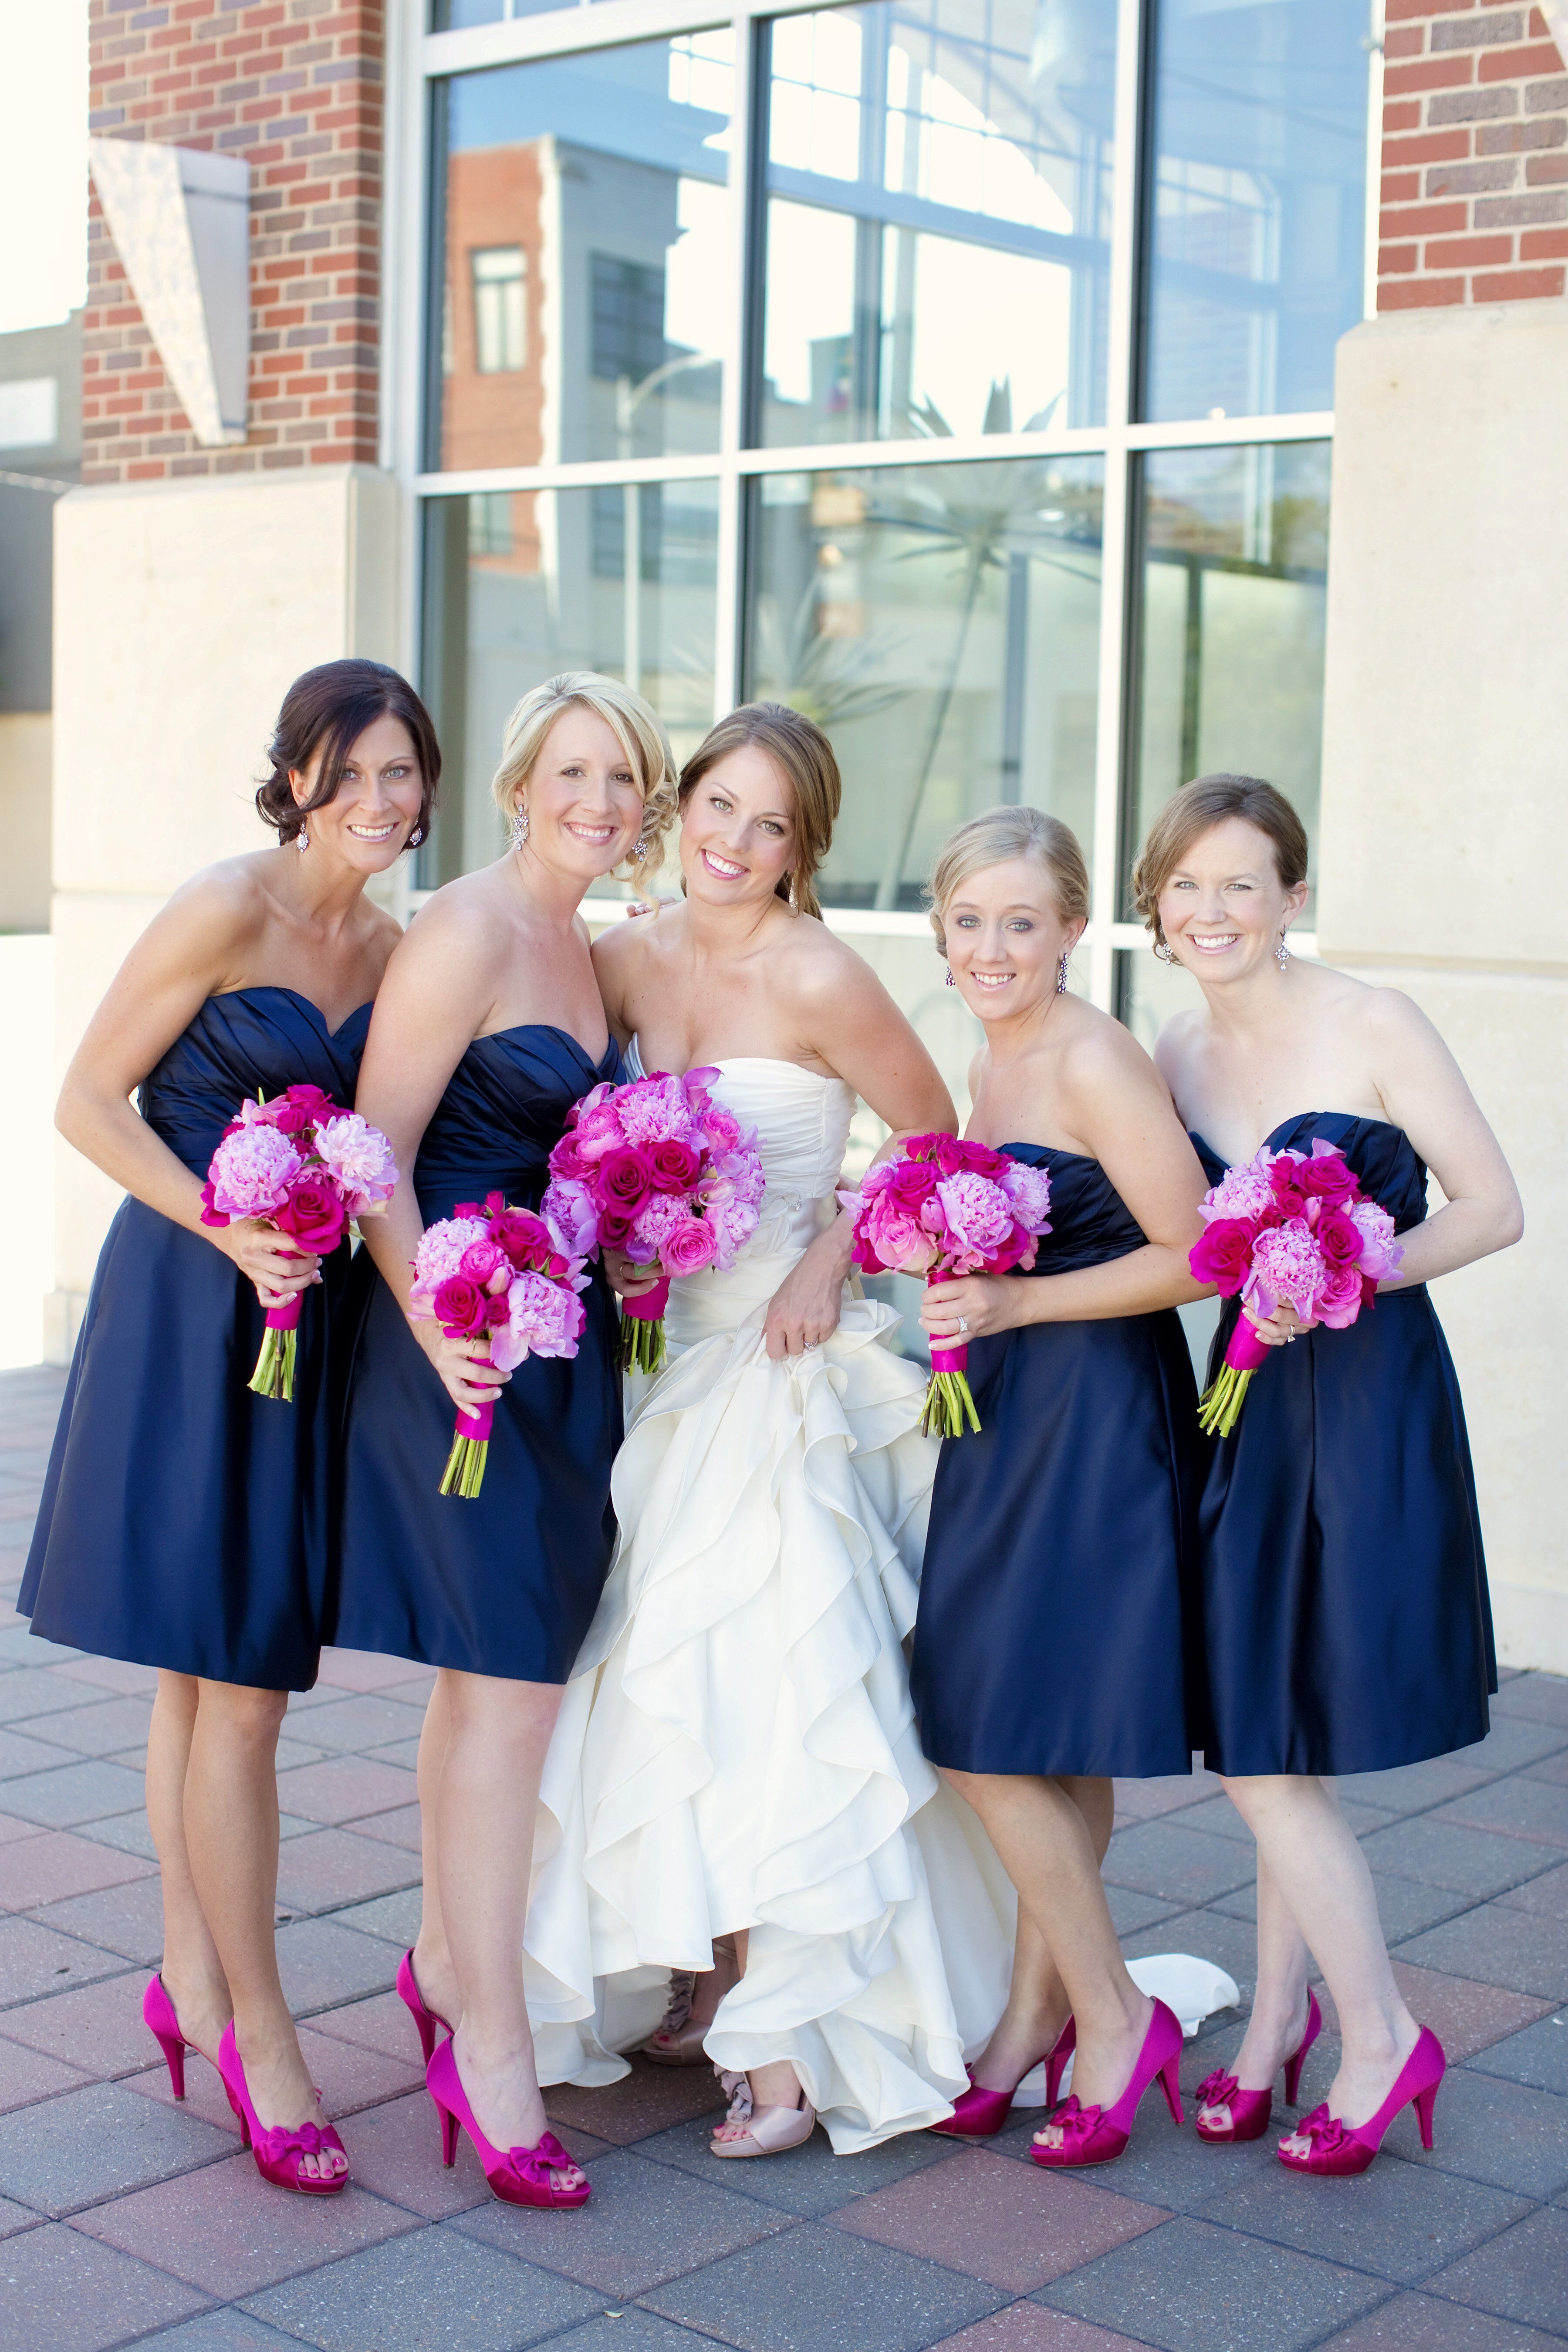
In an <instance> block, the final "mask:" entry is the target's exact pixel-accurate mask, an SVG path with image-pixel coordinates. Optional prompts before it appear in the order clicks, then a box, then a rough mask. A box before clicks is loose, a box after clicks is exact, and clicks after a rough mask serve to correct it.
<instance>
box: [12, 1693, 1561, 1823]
mask: <svg viewBox="0 0 1568 2352" xmlns="http://www.w3.org/2000/svg"><path fill="white" fill-rule="evenodd" d="M45 1736H46V1738H50V1739H53V1738H57V1737H58V1736H59V1735H58V1734H57V1732H56V1731H55V1729H54V1719H53V1718H51V1719H50V1721H49V1723H48V1725H47V1727H46V1733H45ZM1564 1763H1565V1766H1568V1750H1565V1751H1564ZM1432 1819H1433V1820H1434V1821H1437V1822H1463V1823H1464V1824H1465V1826H1466V1827H1467V1828H1469V1829H1483V1830H1503V1831H1506V1832H1507V1833H1508V1834H1509V1835H1510V1837H1518V1838H1527V1839H1528V1840H1529V1841H1530V1842H1531V1844H1534V1845H1545V1846H1552V1847H1554V1848H1555V1849H1556V1851H1557V1853H1559V1854H1562V1853H1568V1786H1560V1785H1556V1784H1554V1783H1553V1782H1552V1780H1544V1779H1536V1778H1532V1777H1530V1776H1528V1775H1525V1774H1522V1773H1518V1774H1514V1775H1513V1776H1511V1777H1510V1779H1508V1780H1489V1781H1488V1782H1487V1784H1486V1786H1485V1787H1484V1788H1482V1789H1473V1790H1471V1791H1470V1794H1469V1795H1468V1797H1459V1798H1457V1799H1456V1800H1455V1801H1454V1802H1453V1803H1452V1804H1451V1805H1444V1806H1443V1807H1441V1808H1440V1810H1439V1811H1437V1812H1436V1813H1434V1814H1433V1815H1432Z"/></svg>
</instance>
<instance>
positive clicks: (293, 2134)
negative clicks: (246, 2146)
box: [256, 2123, 342, 2164]
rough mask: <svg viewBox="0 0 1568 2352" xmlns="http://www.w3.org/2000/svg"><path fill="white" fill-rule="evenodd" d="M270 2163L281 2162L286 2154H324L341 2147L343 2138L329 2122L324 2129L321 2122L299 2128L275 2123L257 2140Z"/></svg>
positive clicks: (258, 2145) (302, 2125)
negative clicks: (286, 2127)
mask: <svg viewBox="0 0 1568 2352" xmlns="http://www.w3.org/2000/svg"><path fill="white" fill-rule="evenodd" d="M256 2145H257V2147H258V2148H259V2150H260V2152H261V2154H262V2155H263V2156H264V2157H265V2158H267V2161H268V2164H281V2163H282V2161H283V2159H284V2158H285V2157H286V2156H324V2155H325V2154H326V2153H327V2151H328V2150H329V2149H331V2148H341V2147H342V2140H341V2139H340V2138H339V2137H338V2136H337V2133H336V2132H335V2131H334V2130H333V2129H332V2127H331V2124H329V2125H328V2126H327V2127H326V2129H325V2130H324V2131H323V2130H322V2128H321V2125H320V2124H314V2123H310V2124H301V2125H300V2126H299V2128H298V2129H297V2130H294V2131H289V2130H287V2129H285V2127H284V2126H283V2125H282V2124H274V2125H273V2126H271V2128H270V2130H268V2131H264V2132H263V2133H262V2134H261V2136H260V2137H259V2138H258V2140H257V2142H256Z"/></svg>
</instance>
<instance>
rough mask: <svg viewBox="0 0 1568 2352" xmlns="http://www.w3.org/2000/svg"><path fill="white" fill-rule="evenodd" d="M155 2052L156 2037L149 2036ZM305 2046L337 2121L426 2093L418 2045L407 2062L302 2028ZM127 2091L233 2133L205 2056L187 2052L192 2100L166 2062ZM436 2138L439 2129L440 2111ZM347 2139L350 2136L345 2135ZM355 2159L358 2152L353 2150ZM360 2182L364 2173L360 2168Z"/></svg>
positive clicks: (223, 2098) (140, 2076)
mask: <svg viewBox="0 0 1568 2352" xmlns="http://www.w3.org/2000/svg"><path fill="white" fill-rule="evenodd" d="M149 2047H151V2036H149ZM300 2049H301V2050H302V2051H303V2053H304V2056H305V2063H306V2065H307V2066H308V2067H309V2069H310V2080H311V2081H312V2083H314V2084H316V2086H317V2088H318V2089H319V2090H320V2092H321V2104H322V2105H323V2106H324V2107H325V2109H326V2111H327V2114H328V2116H330V2117H331V2118H332V2119H333V2120H334V2121H335V2122H339V2123H341V2122H342V2121H343V2119H344V2117H346V2116H357V2115H358V2114H359V2112H360V2110H361V2109H362V2108H366V2107H376V2106H379V2105H381V2103H382V2101H383V2100H384V2099H395V2098H401V2097H403V2096H404V2095H405V2094H406V2093H407V2092H409V2091H411V2090H414V2089H416V2088H417V2089H420V2090H423V2087H424V2081H425V2070H424V2068H423V2066H421V2065H420V2064H419V2063H418V2050H417V2046H416V2049H415V2052H414V2053H413V2055H412V2057H411V2056H410V2055H409V2053H407V2052H406V2051H405V2052H404V2053H403V2054H402V2056H401V2057H387V2056H386V2055H385V2054H384V2053H383V2052H381V2051H379V2050H364V2049H361V2048H359V2047H357V2046H356V2045H355V2044H354V2043H353V2042H337V2041H333V2040H332V2039H331V2036H330V2035H328V2034H325V2033H318V2032H315V2031H314V2029H313V2028H312V2027H311V2026H309V2025H302V2026H301V2027H300ZM125 2087H126V2089H127V2090H132V2091H137V2092H139V2093H140V2094H141V2095H142V2096H143V2097H144V2098H150V2099H156V2100H157V2101H158V2102H159V2104H160V2105H163V2106H168V2107H173V2108H174V2110H175V2112H176V2113H177V2114H180V2115H186V2114H190V2113H193V2112H195V2113H197V2114H200V2115H203V2116H205V2117H206V2118H207V2119H208V2120H210V2121H212V2122H214V2123H216V2124H219V2125H220V2126H222V2127H223V2128H224V2129H225V2130H227V2129H229V2128H230V2126H232V2124H233V2118H232V2116H230V2114H229V2112H228V2103H227V2100H226V2096H225V2094H224V2089H223V2085H222V2084H221V2082H220V2081H219V2079H218V2075H217V2072H216V2068H215V2067H211V2066H208V2065H207V2064H206V2063H205V2061H203V2060H202V2059H201V2057H200V2055H199V2053H187V2054H186V2058H185V2090H186V2097H185V2098H184V2101H183V2102H181V2101H176V2099H175V2097H174V2090H173V2087H172V2085H171V2084H170V2081H169V2070H168V2068H167V2066H165V2065H164V2064H163V2062H162V2060H160V2061H159V2063H158V2064H157V2065H156V2066H149V2067H147V2068H146V2069H145V2070H144V2071H143V2072H142V2073H141V2074H133V2075H131V2076H130V2077H128V2078H127V2081H126V2084H125ZM430 2114H431V2116H432V2121H431V2126H430V2129H431V2135H432V2138H433V2139H434V2135H435V2131H436V2125H435V2121H434V2110H433V2109H431V2110H430ZM344 2136H345V2137H347V2134H346V2132H345V2135H344ZM349 2152H350V2154H351V2156H352V2155H353V2148H352V2147H351V2149H350V2151H349ZM354 2177H355V2179H358V2177H359V2175H358V2168H357V2167H356V2168H355V2176H354Z"/></svg>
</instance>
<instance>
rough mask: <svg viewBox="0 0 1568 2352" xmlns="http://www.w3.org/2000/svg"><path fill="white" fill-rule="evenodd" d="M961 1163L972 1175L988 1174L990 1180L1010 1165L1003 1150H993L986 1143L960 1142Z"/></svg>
mask: <svg viewBox="0 0 1568 2352" xmlns="http://www.w3.org/2000/svg"><path fill="white" fill-rule="evenodd" d="M959 1148H960V1150H962V1151H963V1165H964V1167H965V1168H966V1169H967V1170H968V1171H969V1172H970V1174H971V1175H972V1176H989V1177H990V1179H991V1181H992V1182H993V1183H994V1182H995V1181H996V1179H997V1178H998V1177H999V1176H1000V1175H1001V1174H1002V1173H1003V1171H1004V1170H1005V1169H1006V1168H1007V1167H1008V1166H1010V1164H1011V1163H1010V1162H1009V1160H1008V1158H1007V1155H1006V1153H1005V1151H993V1150H992V1149H991V1146H990V1145H989V1144H988V1143H961V1144H960V1147H959Z"/></svg>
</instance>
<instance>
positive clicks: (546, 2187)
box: [425, 2042, 593, 2207]
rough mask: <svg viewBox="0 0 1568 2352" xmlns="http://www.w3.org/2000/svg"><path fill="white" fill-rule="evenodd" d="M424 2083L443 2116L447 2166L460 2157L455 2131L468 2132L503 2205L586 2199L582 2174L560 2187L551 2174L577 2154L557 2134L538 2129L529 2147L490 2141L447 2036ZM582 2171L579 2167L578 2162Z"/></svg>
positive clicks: (570, 2166)
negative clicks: (470, 2100)
mask: <svg viewBox="0 0 1568 2352" xmlns="http://www.w3.org/2000/svg"><path fill="white" fill-rule="evenodd" d="M425 2087H426V2090H427V2091H428V2092H429V2094H430V2096H431V2098H432V2099H433V2100H434V2101H435V2103H436V2112H437V2115H438V2116H440V2118H441V2161H442V2163H443V2164H444V2165H446V2166H447V2168H448V2170H449V2169H450V2168H451V2167H452V2166H453V2165H454V2164H456V2162H457V2161H458V2133H459V2132H465V2131H466V2132H467V2133H468V2137H469V2138H470V2139H471V2140H472V2141H473V2144H474V2153H475V2155H476V2156H477V2157H478V2158H479V2162H480V2164H481V2165H482V2166H483V2167H484V2174H485V2179H487V2180H488V2181H489V2185H490V2192H491V2194H492V2195H493V2196H496V2197H499V2198H500V2201H501V2203H502V2204H503V2205H543V2206H549V2207H553V2206H571V2205H585V2204H586V2203H587V2202H588V2200H589V2197H590V2196H591V2195H592V2193H593V2191H592V2189H591V2187H590V2185H589V2182H588V2180H587V2178H586V2176H584V2179H582V2180H581V2181H580V2182H579V2183H578V2184H577V2185H576V2186H575V2187H574V2188H570V2189H568V2188H563V2187H561V2186H559V2185H558V2184H557V2182H556V2181H555V2180H554V2179H552V2175H553V2174H554V2173H556V2172H566V2171H570V2170H572V2169H573V2168H574V2163H575V2159H574V2158H573V2157H572V2155H571V2154H570V2153H569V2151H568V2150H567V2149H565V2148H563V2147H562V2145H561V2142H560V2141H559V2140H558V2139H557V2138H556V2137H555V2134H554V2133H553V2132H551V2131H547V2132H542V2133H541V2134H540V2136H539V2138H538V2140H537V2141H536V2142H535V2143H534V2145H533V2147H492V2146H491V2144H490V2142H489V2140H488V2139H487V2138H486V2137H485V2136H484V2134H483V2132H482V2131H481V2130H480V2129H479V2124H478V2122H477V2121H476V2120H475V2116H474V2111H473V2108H472V2107H471V2106H470V2105H469V2104H468V2093H467V2092H466V2091H465V2090H464V2088H463V2078H462V2076H461V2074H458V2061H457V2058H456V2056H455V2054H454V2053H453V2049H452V2045H451V2043H450V2042H442V2044H441V2046H440V2048H439V2049H438V2050H437V2052H436V2053H435V2054H434V2056H433V2057H432V2058H431V2060H430V2063H429V2064H428V2065H427V2066H426V2069H425ZM575 2168H576V2169H577V2170H578V2171H579V2172H581V2171H582V2169H583V2168H582V2166H581V2165H576V2167H575Z"/></svg>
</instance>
